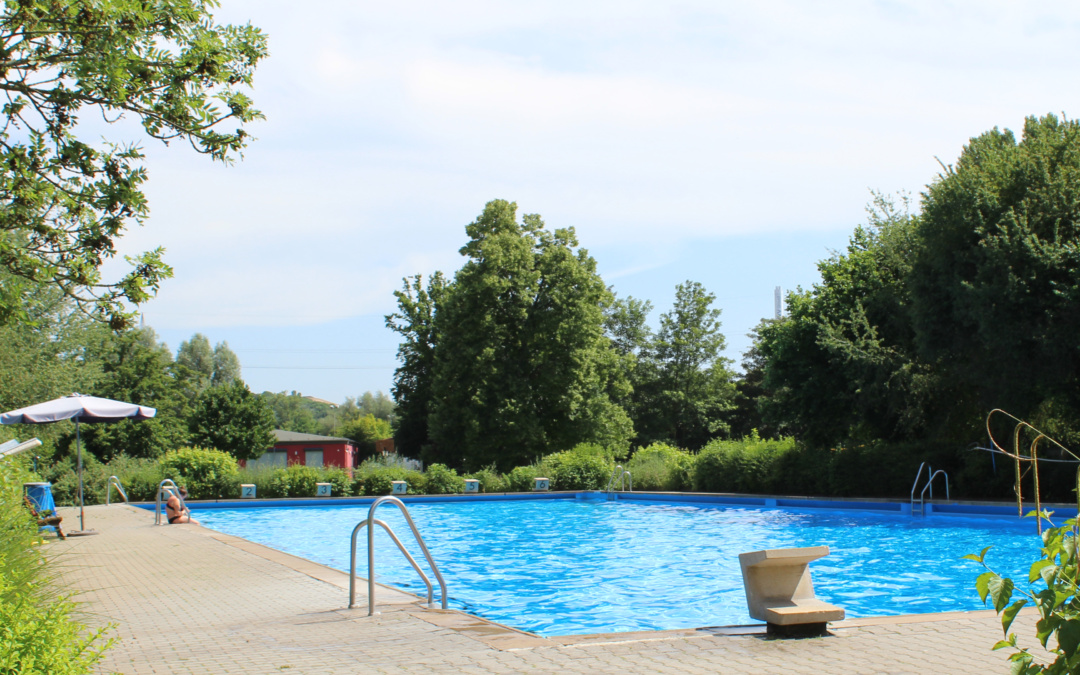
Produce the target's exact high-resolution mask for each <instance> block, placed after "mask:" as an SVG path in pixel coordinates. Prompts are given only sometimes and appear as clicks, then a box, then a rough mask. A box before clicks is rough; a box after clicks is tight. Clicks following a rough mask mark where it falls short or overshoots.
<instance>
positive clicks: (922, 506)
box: [919, 469, 950, 513]
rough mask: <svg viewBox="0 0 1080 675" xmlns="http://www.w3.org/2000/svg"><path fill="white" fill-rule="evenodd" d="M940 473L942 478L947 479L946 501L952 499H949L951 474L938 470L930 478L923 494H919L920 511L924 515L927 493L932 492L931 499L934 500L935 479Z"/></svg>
mask: <svg viewBox="0 0 1080 675" xmlns="http://www.w3.org/2000/svg"><path fill="white" fill-rule="evenodd" d="M939 473H940V474H941V475H942V476H944V477H945V499H946V500H948V499H950V497H949V474H947V473H945V471H944V469H938V470H937V471H935V472H933V473H932V474H930V478H929V479H928V480H927V481H926V486H925V487H923V489H922V492H921V493H919V510H920V511H922V512H923V513H926V505H925V502H926V491H927V490H929V491H930V499H933V498H934V487H933V486H934V479H935V478H937V475H938V474H939Z"/></svg>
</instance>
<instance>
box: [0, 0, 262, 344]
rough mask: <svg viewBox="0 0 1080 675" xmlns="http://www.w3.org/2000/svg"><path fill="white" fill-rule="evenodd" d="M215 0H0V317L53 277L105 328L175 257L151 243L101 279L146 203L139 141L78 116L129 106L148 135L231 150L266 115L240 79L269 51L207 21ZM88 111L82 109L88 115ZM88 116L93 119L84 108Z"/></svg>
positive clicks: (231, 154) (250, 36) (108, 115)
mask: <svg viewBox="0 0 1080 675" xmlns="http://www.w3.org/2000/svg"><path fill="white" fill-rule="evenodd" d="M217 5H218V3H217V2H216V1H215V0H161V1H159V2H152V3H151V2H128V1H124V0H101V1H98V2H91V1H89V0H22V1H15V0H9V1H8V2H6V3H5V4H4V8H3V14H2V16H0V91H2V92H3V96H4V99H5V100H4V103H3V117H2V119H0V163H2V165H3V171H2V172H0V202H2V206H0V265H2V269H4V270H6V271H7V272H9V273H10V274H11V275H12V277H13V278H12V282H11V283H5V284H4V285H3V287H2V288H0V321H6V320H11V319H16V320H27V319H28V317H27V316H25V313H24V310H23V306H24V300H25V298H26V297H27V296H28V295H29V294H31V293H33V292H34V288H35V286H38V285H40V284H49V285H54V286H56V287H59V288H60V289H62V290H63V292H64V293H65V294H66V295H67V296H69V297H70V298H72V299H73V300H74V301H75V302H76V303H77V305H78V306H79V307H80V309H82V310H83V311H84V312H86V313H89V314H94V315H97V316H98V317H100V318H103V319H106V320H108V321H109V323H110V324H111V325H112V326H113V327H114V328H121V327H124V326H125V325H127V324H128V322H129V320H130V318H129V315H128V314H127V313H126V312H125V309H126V308H125V304H126V303H135V304H138V303H140V302H143V301H145V300H147V299H148V298H149V297H150V296H151V294H152V293H154V292H155V291H156V290H157V289H158V287H159V284H160V283H161V281H162V280H163V279H166V278H168V277H169V276H171V274H172V270H171V269H170V268H169V267H168V265H166V264H165V263H164V261H163V260H162V257H161V255H162V250H161V249H155V250H153V251H149V252H146V253H143V254H141V255H139V256H135V257H131V258H128V260H129V262H130V263H131V269H130V270H129V271H128V272H127V273H126V274H125V275H124V276H123V277H122V278H120V279H119V280H117V281H113V282H107V281H103V280H102V277H101V272H100V268H101V266H102V264H103V263H104V262H105V261H107V260H108V259H110V258H112V257H113V256H115V255H116V239H117V238H119V237H120V236H121V235H122V234H123V232H124V230H125V229H126V228H127V227H128V226H129V225H131V224H132V223H134V224H142V222H143V220H144V219H145V218H146V217H147V215H148V214H149V208H148V205H147V201H146V197H145V195H144V194H143V192H142V189H141V188H142V184H143V183H144V182H145V181H146V178H147V174H146V170H145V169H144V168H143V166H142V163H141V160H142V158H143V155H142V152H141V150H140V148H139V147H138V145H137V144H132V143H115V142H109V141H102V142H99V143H95V142H89V141H88V140H85V139H84V138H80V136H79V135H80V134H83V135H89V132H87V131H86V128H87V127H89V126H93V125H94V124H100V121H98V119H97V118H100V120H103V121H104V122H106V123H109V124H111V123H115V122H118V121H120V120H121V119H123V118H128V119H134V120H137V121H138V122H139V123H140V124H141V126H142V129H143V131H144V132H145V133H146V134H147V135H148V136H150V137H151V138H155V139H159V140H161V141H164V142H165V143H169V142H170V141H173V140H182V141H185V142H186V143H188V144H189V145H190V146H191V147H193V148H194V149H195V150H196V151H198V152H200V153H202V154H206V155H209V156H210V157H211V158H212V159H214V160H219V161H222V162H230V161H232V159H233V158H235V157H236V156H237V155H239V154H240V153H241V152H242V150H243V148H244V147H245V145H246V144H247V141H248V138H249V136H248V133H247V132H246V131H245V130H244V128H243V126H244V124H246V123H248V122H251V121H253V120H256V119H259V118H261V117H262V115H261V113H260V112H259V111H258V110H256V109H255V108H254V106H253V104H252V101H251V99H250V98H249V97H248V96H247V94H246V93H245V90H246V89H247V88H248V87H249V86H250V85H251V83H252V76H253V74H254V69H255V66H256V64H257V63H258V62H259V61H260V60H261V59H263V58H264V57H265V56H266V55H267V44H266V36H265V35H264V34H263V33H262V32H261V31H260V30H259V29H258V28H255V27H253V26H251V25H244V26H231V25H224V26H222V25H216V24H215V23H214V22H213V17H212V16H211V13H210V12H211V10H212V9H213V8H215V7H217ZM86 113H91V115H92V116H90V117H86V118H84V116H85V114H86ZM88 121H89V124H87V122H88ZM233 124H235V126H233Z"/></svg>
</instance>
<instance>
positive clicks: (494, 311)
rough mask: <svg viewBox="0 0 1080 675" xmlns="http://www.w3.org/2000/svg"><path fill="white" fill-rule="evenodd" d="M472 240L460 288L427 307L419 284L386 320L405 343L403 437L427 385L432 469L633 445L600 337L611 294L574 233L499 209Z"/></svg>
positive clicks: (488, 214)
mask: <svg viewBox="0 0 1080 675" xmlns="http://www.w3.org/2000/svg"><path fill="white" fill-rule="evenodd" d="M466 232H467V233H468V235H469V241H468V242H467V243H466V244H465V246H464V247H462V249H461V253H462V255H464V256H465V257H466V258H467V260H466V262H465V264H464V266H462V268H461V269H460V270H459V271H458V272H457V274H456V275H455V277H454V282H453V283H452V284H450V285H449V286H447V287H445V288H443V289H440V291H439V293H438V294H434V293H433V294H434V295H436V297H435V298H434V299H433V300H432V299H431V296H430V295H429V296H428V298H429V301H430V302H429V303H428V304H427V305H424V306H421V304H420V303H419V302H418V301H417V300H416V297H417V296H418V295H419V280H418V279H417V280H416V282H415V284H414V285H413V286H412V287H411V288H409V287H407V289H406V292H404V293H400V294H399V295H398V300H399V306H401V308H402V312H401V314H398V315H392V316H391V317H388V321H389V322H390V325H391V326H392V327H394V328H395V330H398V331H399V332H402V334H403V335H405V336H406V343H405V345H404V346H403V350H404V351H403V352H402V358H403V369H399V375H398V380H397V382H398V384H396V385H395V396H396V397H397V400H398V403H399V406H401V422H400V425H401V426H399V429H402V428H404V426H405V425H406V423H407V420H406V412H407V411H410V410H411V408H410V405H411V403H410V402H408V399H407V397H408V396H409V395H410V392H412V391H414V390H417V389H420V390H424V387H428V386H429V387H430V388H429V389H427V390H426V391H428V392H429V394H428V398H427V402H426V404H425V405H426V409H427V411H428V413H427V418H426V421H427V424H428V425H429V436H430V441H432V443H431V445H430V447H427V449H426V454H425V455H424V456H423V458H424V459H425V461H428V462H432V461H438V462H442V463H445V464H448V465H450V466H455V467H459V466H467V467H472V468H475V467H480V466H487V465H489V464H492V463H494V464H495V465H497V466H499V467H501V468H508V467H511V466H513V465H514V464H517V463H520V462H521V461H523V460H525V459H527V458H531V457H536V456H540V455H542V454H545V453H548V452H551V451H553V450H555V451H558V450H565V449H568V448H570V447H573V445H575V444H576V443H579V442H581V441H592V442H597V443H601V444H603V445H607V446H615V447H625V446H627V445H628V443H629V438H630V436H631V435H632V428H631V424H630V420H629V418H628V417H627V415H626V414H625V411H623V410H622V408H620V407H619V406H618V405H617V404H615V403H614V402H613V399H612V394H613V393H614V392H617V391H623V392H625V391H627V383H626V382H625V381H623V380H622V379H621V378H622V374H621V371H620V370H619V368H618V363H619V362H618V355H617V354H616V353H615V352H614V351H613V350H612V349H611V345H610V341H609V340H608V339H607V338H606V337H605V336H604V335H603V321H604V316H603V307H604V306H605V305H606V304H608V303H609V302H611V294H610V292H609V291H608V290H607V288H606V286H605V285H604V283H603V280H602V279H601V278H600V276H599V274H597V272H596V261H595V260H593V259H592V258H591V257H590V256H589V255H588V253H587V252H586V251H584V250H582V249H580V248H578V242H577V238H576V236H575V234H574V231H573V230H572V229H565V230H564V229H558V230H554V231H549V230H547V229H546V228H545V226H544V223H543V221H542V220H541V219H540V217H539V216H538V215H534V214H533V215H526V216H524V217H523V218H522V220H521V222H518V220H517V205H516V204H512V203H510V202H506V201H502V200H495V201H492V202H489V203H488V204H487V205H486V206H485V208H484V211H483V213H482V214H481V215H480V216H479V217H478V218H477V219H476V221H474V222H473V223H471V224H469V225H468V226H467V227H466ZM414 352H415V353H416V355H417V358H416V362H417V369H416V370H415V372H414V371H412V370H410V371H405V370H404V368H405V365H406V364H410V363H412V361H410V359H412V358H413V354H414ZM428 352H430V359H428V360H424V358H421V356H425V358H426V355H427V354H428ZM421 364H422V365H423V367H422V368H421V367H420V365H421ZM429 364H430V366H431V367H430V370H428V369H427V366H428V365H429ZM416 377H419V378H421V379H419V380H416V379H415V378H416ZM423 378H429V379H428V380H424V379H423ZM428 383H430V384H428ZM403 397H404V398H403ZM409 414H410V415H411V414H412V413H411V412H409ZM417 414H418V415H422V411H421V412H418V413H417ZM410 419H411V418H410Z"/></svg>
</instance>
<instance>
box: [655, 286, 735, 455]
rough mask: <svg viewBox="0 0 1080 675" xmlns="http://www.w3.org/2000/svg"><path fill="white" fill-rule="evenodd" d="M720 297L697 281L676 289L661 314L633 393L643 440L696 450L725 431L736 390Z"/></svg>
mask: <svg viewBox="0 0 1080 675" xmlns="http://www.w3.org/2000/svg"><path fill="white" fill-rule="evenodd" d="M715 299H716V296H715V295H713V294H712V293H709V292H708V291H706V290H705V288H704V287H703V286H702V285H701V284H700V283H698V282H696V281H687V282H686V283H684V284H679V285H677V286H676V287H675V304H674V305H673V307H672V308H671V310H670V311H669V312H666V313H664V314H662V315H661V316H660V330H659V331H657V333H656V337H655V338H654V339H653V340H652V342H651V344H650V345H649V347H648V349H647V352H646V361H647V363H646V364H645V372H644V373H643V375H642V377H641V378H639V380H638V382H636V383H635V384H637V389H636V390H635V395H636V399H637V405H636V406H635V410H636V411H637V413H638V415H637V417H636V419H635V423H637V424H638V426H639V442H642V441H648V442H652V441H658V440H671V441H673V442H674V443H675V445H677V446H679V447H683V448H697V447H700V446H702V445H704V444H705V443H706V442H707V441H708V440H709V439H710V438H711V437H713V436H715V435H717V434H720V433H723V432H725V431H726V430H727V422H726V417H725V413H727V411H729V410H730V409H731V408H732V407H733V401H734V397H735V388H734V384H733V382H732V374H731V371H730V370H729V368H728V363H729V361H728V359H725V358H723V357H721V356H720V353H721V352H722V351H723V349H724V335H723V334H722V333H721V332H720V310H719V309H714V308H713V307H712V303H713V301H714V300H715Z"/></svg>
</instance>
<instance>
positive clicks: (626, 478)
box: [607, 465, 634, 494]
mask: <svg viewBox="0 0 1080 675" xmlns="http://www.w3.org/2000/svg"><path fill="white" fill-rule="evenodd" d="M615 481H618V482H619V492H622V491H623V490H626V489H627V488H629V490H628V491H629V492H633V491H634V477H633V476H631V475H630V472H629V471H627V470H625V469H623V468H622V466H621V465H616V466H615V470H614V471H612V472H611V480H609V481H608V484H607V493H608V494H611V493H612V492H613V491H614V487H615Z"/></svg>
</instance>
